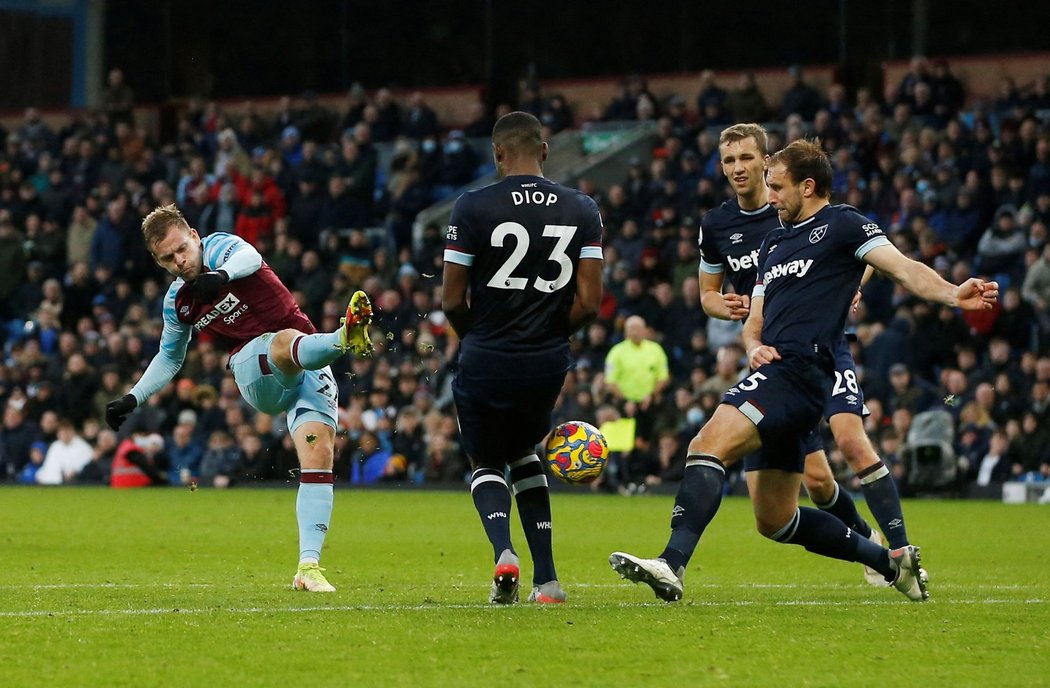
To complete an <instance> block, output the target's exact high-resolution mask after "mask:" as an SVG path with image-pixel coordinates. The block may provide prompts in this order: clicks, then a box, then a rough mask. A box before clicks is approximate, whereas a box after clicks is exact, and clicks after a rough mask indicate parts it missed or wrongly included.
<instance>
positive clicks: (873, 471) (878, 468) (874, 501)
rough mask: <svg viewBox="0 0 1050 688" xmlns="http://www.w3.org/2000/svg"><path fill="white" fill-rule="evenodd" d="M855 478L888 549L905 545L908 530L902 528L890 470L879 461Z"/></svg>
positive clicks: (901, 519)
mask: <svg viewBox="0 0 1050 688" xmlns="http://www.w3.org/2000/svg"><path fill="white" fill-rule="evenodd" d="M857 477H858V478H860V489H861V490H863V491H864V499H865V500H866V501H867V502H868V508H869V509H871V514H872V516H874V517H875V522H876V523H878V524H879V527H880V528H882V532H883V533H884V534H885V535H886V539H887V540H889V543H890V549H897V548H898V547H904V546H905V545H907V544H908V530H907V529H906V528H905V527H904V512H903V511H901V498H900V495H899V494H898V493H897V483H896V482H894V480H893V476H892V475H890V469H888V468H887V467H886V464H884V463H882V462H881V461H879V462H878V463H875V464H872V465H871V466H868V467H867V468H865V469H864V470H863V471H861V472H860V473H858V474H857ZM872 568H874V567H872Z"/></svg>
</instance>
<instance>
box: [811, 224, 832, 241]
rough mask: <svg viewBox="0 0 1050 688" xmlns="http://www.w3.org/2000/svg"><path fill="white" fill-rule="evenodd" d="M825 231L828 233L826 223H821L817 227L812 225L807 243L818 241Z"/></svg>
mask: <svg viewBox="0 0 1050 688" xmlns="http://www.w3.org/2000/svg"><path fill="white" fill-rule="evenodd" d="M827 233H828V226H827V225H821V226H819V227H814V228H813V231H812V232H810V233H809V243H811V244H815V243H817V242H818V241H820V240H821V239H823V238H824V235H825V234H827Z"/></svg>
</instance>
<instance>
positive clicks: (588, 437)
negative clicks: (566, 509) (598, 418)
mask: <svg viewBox="0 0 1050 688" xmlns="http://www.w3.org/2000/svg"><path fill="white" fill-rule="evenodd" d="M608 461H609V445H608V443H606V441H605V438H604V437H603V436H602V433H601V432H599V431H598V428H596V427H594V426H593V425H591V424H589V423H584V422H582V421H578V420H571V421H569V422H567V423H562V424H561V425H559V426H558V427H556V428H554V432H553V433H552V434H551V438H550V440H549V441H548V442H547V464H548V465H549V466H550V469H551V473H553V474H554V476H555V477H556V478H558V479H559V480H561V481H563V482H566V483H569V484H571V485H586V484H587V483H592V482H594V481H595V480H597V479H598V476H600V475H601V474H602V471H603V470H605V464H606V463H607V462H608Z"/></svg>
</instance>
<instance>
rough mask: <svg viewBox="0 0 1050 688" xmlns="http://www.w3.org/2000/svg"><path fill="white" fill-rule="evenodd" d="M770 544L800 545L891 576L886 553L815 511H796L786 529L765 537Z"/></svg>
mask: <svg viewBox="0 0 1050 688" xmlns="http://www.w3.org/2000/svg"><path fill="white" fill-rule="evenodd" d="M769 538H770V539H771V540H776V541H777V542H783V543H787V544H791V545H802V546H803V547H805V548H806V551H808V552H813V553H814V554H820V555H821V556H825V557H830V558H832V559H842V560H844V561H855V562H859V563H861V564H865V565H867V566H870V567H871V568H873V569H875V570H876V571H878V572H879V573H881V574H882V575H884V576H893V575H895V572H894V571H893V568H892V567H891V566H890V557H889V551H888V550H885V549H883V548H882V547H879V546H878V545H876V544H875V543H874V542H872V541H871V540H868V539H867V538H862V537H860V536H859V534H858V533H855V532H853V531H851V530H850V529H849V528H847V527H846V524H844V523H843V522H842V521H840V520H838V519H837V518H835V517H834V516H832V515H831V514H826V513H824V512H823V511H821V510H819V509H810V508H809V507H799V508H798V509H797V510H796V511H795V516H794V517H793V518H792V519H791V521H789V522H788V524H787V525H786V526H784V527H783V528H781V529H780V530H778V531H777V532H775V533H773V534H772V535H770V536H769Z"/></svg>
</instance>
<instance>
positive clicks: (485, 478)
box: [470, 468, 514, 563]
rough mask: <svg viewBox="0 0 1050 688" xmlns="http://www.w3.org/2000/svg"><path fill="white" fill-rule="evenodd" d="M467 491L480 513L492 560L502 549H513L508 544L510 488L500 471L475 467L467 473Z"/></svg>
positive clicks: (495, 558) (496, 557)
mask: <svg viewBox="0 0 1050 688" xmlns="http://www.w3.org/2000/svg"><path fill="white" fill-rule="evenodd" d="M470 494H471V496H472V497H473V498H474V507H475V508H476V509H477V510H478V516H480V517H481V525H482V526H484V528H485V534H486V535H488V537H489V542H491V543H492V551H493V555H492V561H493V563H495V561H496V560H497V559H499V555H500V554H502V553H503V550H505V549H509V550H511V551H514V547H513V546H512V545H511V544H510V490H508V489H507V481H506V480H504V479H503V471H497V470H495V469H493V468H479V469H477V470H476V471H474V474H473V475H471V476H470Z"/></svg>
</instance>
